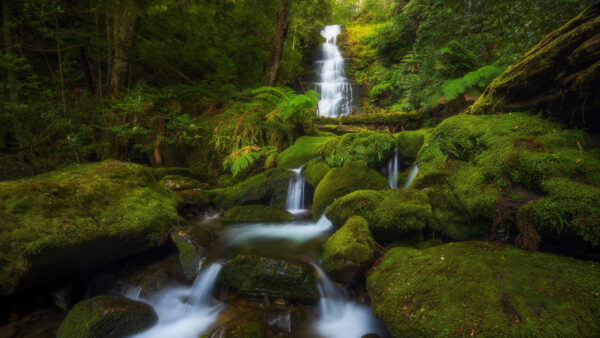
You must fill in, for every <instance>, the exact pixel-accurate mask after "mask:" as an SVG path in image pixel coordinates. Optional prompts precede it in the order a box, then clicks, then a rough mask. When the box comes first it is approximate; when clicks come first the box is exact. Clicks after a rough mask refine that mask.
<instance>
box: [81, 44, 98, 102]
mask: <svg viewBox="0 0 600 338" xmlns="http://www.w3.org/2000/svg"><path fill="white" fill-rule="evenodd" d="M79 65H80V66H81V71H82V72H83V75H84V76H85V83H86V84H87V86H88V88H89V89H90V91H91V92H92V93H93V92H94V88H95V87H94V82H95V81H94V73H92V67H91V66H90V61H89V58H88V53H87V51H86V50H85V47H79Z"/></svg>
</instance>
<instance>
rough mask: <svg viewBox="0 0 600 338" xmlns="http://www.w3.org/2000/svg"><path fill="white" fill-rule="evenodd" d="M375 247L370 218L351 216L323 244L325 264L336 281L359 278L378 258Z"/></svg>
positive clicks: (341, 281) (342, 281)
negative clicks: (370, 228)
mask: <svg viewBox="0 0 600 338" xmlns="http://www.w3.org/2000/svg"><path fill="white" fill-rule="evenodd" d="M375 250H376V244H375V241H374V240H373V236H371V231H369V225H368V223H367V221H366V220H365V219H364V218H362V217H360V216H353V217H350V218H348V221H347V222H346V224H344V225H343V226H342V227H341V228H340V229H339V230H337V231H336V232H335V233H334V234H333V236H331V237H330V238H329V239H328V240H327V242H325V244H323V268H324V269H325V271H327V273H328V274H329V275H331V276H332V277H333V279H334V280H335V281H337V282H340V283H351V282H355V281H358V280H360V279H361V278H362V275H363V274H364V273H365V271H366V270H367V269H368V268H369V267H370V266H371V264H373V262H374V261H375Z"/></svg>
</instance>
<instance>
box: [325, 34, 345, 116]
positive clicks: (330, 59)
mask: <svg viewBox="0 0 600 338" xmlns="http://www.w3.org/2000/svg"><path fill="white" fill-rule="evenodd" d="M340 33H341V28H340V26H339V25H331V26H325V28H323V30H322V31H321V35H322V36H323V37H324V38H325V40H326V41H325V43H324V44H323V60H320V61H317V64H318V65H320V66H321V67H320V69H319V72H320V77H321V79H320V82H319V83H317V90H318V92H319V94H321V99H320V100H319V104H318V108H319V114H320V115H323V116H326V117H339V116H341V115H348V114H350V113H351V112H352V85H351V84H350V81H348V78H347V77H346V72H345V70H344V58H343V57H342V53H340V50H339V48H338V46H337V36H338V35H339V34H340Z"/></svg>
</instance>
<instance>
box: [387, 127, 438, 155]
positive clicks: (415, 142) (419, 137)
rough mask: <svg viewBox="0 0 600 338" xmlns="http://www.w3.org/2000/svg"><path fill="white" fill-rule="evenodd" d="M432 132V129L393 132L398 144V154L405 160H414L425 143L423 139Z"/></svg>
mask: <svg viewBox="0 0 600 338" xmlns="http://www.w3.org/2000/svg"><path fill="white" fill-rule="evenodd" d="M431 132H432V129H419V130H415V131H410V130H406V131H401V132H399V133H397V134H394V138H395V139H396V142H397V144H398V154H399V155H400V156H402V158H404V159H405V160H411V161H414V160H415V159H416V158H417V155H418V154H419V150H421V147H422V146H423V143H425V139H426V138H427V137H428V136H429V134H430V133H431Z"/></svg>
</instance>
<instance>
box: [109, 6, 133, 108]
mask: <svg viewBox="0 0 600 338" xmlns="http://www.w3.org/2000/svg"><path fill="white" fill-rule="evenodd" d="M116 3H117V4H118V5H117V6H115V10H116V11H115V13H114V16H113V20H114V21H113V22H114V28H113V40H114V41H113V42H114V54H113V60H112V69H111V73H110V87H111V88H112V97H113V98H116V97H119V96H120V95H121V93H122V92H123V89H124V88H125V86H126V84H127V79H128V74H129V67H130V61H131V59H132V58H133V55H134V46H135V40H136V39H135V38H136V26H137V21H138V12H139V5H138V3H137V1H135V0H118V1H116Z"/></svg>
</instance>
